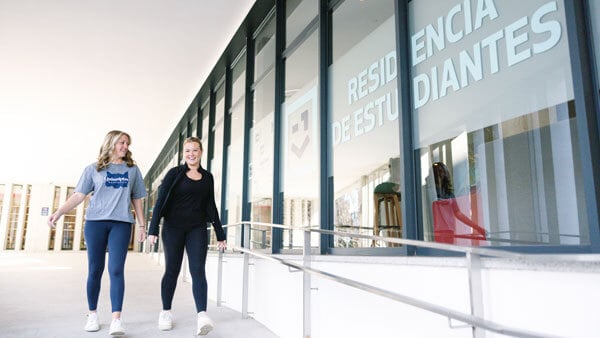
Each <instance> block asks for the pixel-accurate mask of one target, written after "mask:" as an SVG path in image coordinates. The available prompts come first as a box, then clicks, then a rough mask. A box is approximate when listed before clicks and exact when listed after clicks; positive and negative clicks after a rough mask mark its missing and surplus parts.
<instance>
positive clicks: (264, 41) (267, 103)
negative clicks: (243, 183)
mask: <svg viewBox="0 0 600 338" xmlns="http://www.w3.org/2000/svg"><path fill="white" fill-rule="evenodd" d="M255 49H256V52H255V53H256V55H255V69H256V73H255V83H254V86H255V88H254V120H253V121H252V122H253V123H252V130H251V132H250V153H251V156H250V175H249V180H250V182H249V186H250V202H251V203H252V211H251V214H252V215H251V220H252V221H253V222H264V223H272V213H271V209H272V204H273V196H272V195H273V147H274V143H273V137H274V132H273V120H274V109H273V108H274V102H275V70H274V67H273V65H274V62H275V19H274V18H270V19H269V21H268V22H267V24H266V25H265V26H264V28H263V29H262V30H261V31H260V33H259V34H258V35H257V36H256V39H255ZM250 236H251V237H250V241H251V247H252V248H266V247H268V246H270V245H271V244H270V243H271V230H270V229H269V228H262V227H260V226H256V227H253V228H252V231H251V233H250Z"/></svg>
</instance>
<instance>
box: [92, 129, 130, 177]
mask: <svg viewBox="0 0 600 338" xmlns="http://www.w3.org/2000/svg"><path fill="white" fill-rule="evenodd" d="M123 135H125V136H127V138H128V139H129V144H131V136H129V134H127V133H126V132H123V131H120V130H111V131H109V132H108V134H106V137H104V142H102V147H100V153H99V154H98V162H97V163H96V170H97V171H100V170H102V169H105V168H107V167H108V165H109V164H110V159H111V156H112V153H113V151H114V150H115V145H116V144H117V142H118V141H119V138H120V137H121V136H123ZM123 161H125V163H127V166H128V167H133V166H134V165H135V161H134V160H133V158H131V151H129V149H128V150H127V154H125V157H124V158H123Z"/></svg>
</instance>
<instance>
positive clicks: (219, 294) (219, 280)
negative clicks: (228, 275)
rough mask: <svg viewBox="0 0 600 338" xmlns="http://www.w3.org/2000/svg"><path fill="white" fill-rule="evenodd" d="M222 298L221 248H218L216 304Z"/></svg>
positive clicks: (219, 304) (218, 304)
mask: <svg viewBox="0 0 600 338" xmlns="http://www.w3.org/2000/svg"><path fill="white" fill-rule="evenodd" d="M222 298H223V250H221V249H219V261H218V264H217V306H221V303H222Z"/></svg>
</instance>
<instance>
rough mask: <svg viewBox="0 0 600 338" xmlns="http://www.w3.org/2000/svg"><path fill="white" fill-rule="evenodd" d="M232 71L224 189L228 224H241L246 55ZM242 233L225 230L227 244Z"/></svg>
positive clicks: (234, 240) (239, 58)
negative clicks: (225, 183)
mask: <svg viewBox="0 0 600 338" xmlns="http://www.w3.org/2000/svg"><path fill="white" fill-rule="evenodd" d="M237 60H238V61H237V62H236V64H235V65H234V66H233V69H232V71H231V74H232V79H233V81H232V93H231V102H232V104H231V109H230V110H229V114H230V115H231V141H230V144H229V146H228V149H227V156H228V157H229V162H228V166H227V188H226V192H227V193H226V194H225V196H224V198H225V205H226V208H227V220H228V223H229V224H233V223H239V222H241V221H242V201H243V186H244V175H243V170H244V163H243V160H244V134H245V129H244V126H245V123H246V116H245V107H246V106H245V103H246V52H243V53H242V54H240V55H239V56H238V58H237ZM240 234H241V232H240V231H238V229H237V228H235V227H232V228H229V229H227V241H228V242H229V243H236V244H237V245H239V244H241V237H240Z"/></svg>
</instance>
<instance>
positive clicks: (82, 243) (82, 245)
mask: <svg viewBox="0 0 600 338" xmlns="http://www.w3.org/2000/svg"><path fill="white" fill-rule="evenodd" d="M90 198H92V195H91V194H90V195H87V196H85V199H84V200H83V210H86V209H87V207H88V206H89V205H90ZM148 221H150V219H148ZM84 229H85V211H84V213H83V224H82V228H81V230H82V231H81V238H80V239H79V250H87V244H86V243H85V236H84V234H83V233H84V231H83V230H84ZM159 242H160V241H159Z"/></svg>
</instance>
